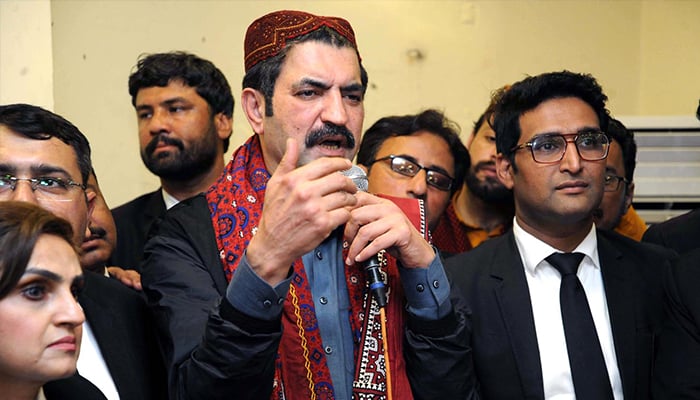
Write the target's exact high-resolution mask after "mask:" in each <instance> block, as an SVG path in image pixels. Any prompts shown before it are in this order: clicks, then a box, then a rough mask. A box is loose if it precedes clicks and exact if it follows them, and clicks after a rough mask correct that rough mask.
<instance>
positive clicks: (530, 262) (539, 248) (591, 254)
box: [513, 217, 600, 276]
mask: <svg viewBox="0 0 700 400" xmlns="http://www.w3.org/2000/svg"><path fill="white" fill-rule="evenodd" d="M513 235H514V236H515V243H516V245H517V246H518V250H519V251H520V257H521V259H522V261H523V265H524V266H525V271H526V272H527V273H528V274H530V275H531V276H535V274H536V272H537V268H538V267H541V266H542V265H549V263H548V262H546V261H545V260H544V259H545V258H547V257H549V255H550V254H552V253H554V252H560V253H561V252H562V251H561V250H558V249H555V248H554V247H552V246H550V245H548V244H547V243H545V242H543V241H542V240H540V239H538V238H536V237H535V236H533V235H531V234H530V233H528V232H526V231H525V230H524V229H523V228H522V227H520V225H518V220H517V218H515V217H514V218H513ZM574 252H579V253H583V254H585V255H586V257H584V264H588V265H591V266H593V267H595V268H596V269H598V270H600V260H599V259H598V238H597V235H596V231H595V225H591V230H590V231H589V232H588V234H587V235H586V237H585V238H584V239H583V241H582V242H581V243H579V244H578V246H576V249H574Z"/></svg>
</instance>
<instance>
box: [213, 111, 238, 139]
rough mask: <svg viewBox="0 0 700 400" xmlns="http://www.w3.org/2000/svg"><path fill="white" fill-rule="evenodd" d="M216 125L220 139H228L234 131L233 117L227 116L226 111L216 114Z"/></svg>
mask: <svg viewBox="0 0 700 400" xmlns="http://www.w3.org/2000/svg"><path fill="white" fill-rule="evenodd" d="M214 126H215V127H216V134H217V135H218V136H219V139H221V140H226V139H228V138H229V137H230V136H231V133H233V118H231V117H228V116H226V114H224V113H222V112H221V113H218V114H216V115H215V116H214Z"/></svg>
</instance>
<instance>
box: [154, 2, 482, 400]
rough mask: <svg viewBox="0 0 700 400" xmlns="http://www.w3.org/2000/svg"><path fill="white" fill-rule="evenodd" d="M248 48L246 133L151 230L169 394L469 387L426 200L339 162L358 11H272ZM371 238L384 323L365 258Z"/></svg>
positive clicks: (388, 394) (355, 137) (345, 137)
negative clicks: (369, 184) (384, 194)
mask: <svg viewBox="0 0 700 400" xmlns="http://www.w3.org/2000/svg"><path fill="white" fill-rule="evenodd" d="M244 50H245V71H246V74H245V77H244V79H243V91H242V95H241V104H242V107H243V110H244V113H245V116H246V118H247V119H248V122H249V124H250V126H251V128H252V130H253V132H254V134H253V135H252V136H251V137H250V138H249V139H248V140H247V141H246V143H245V144H243V145H242V146H241V147H240V148H239V149H237V150H236V152H235V153H234V155H233V158H232V160H231V162H230V163H229V164H228V166H227V167H226V169H225V171H224V173H223V174H222V176H221V177H220V179H219V181H218V182H217V183H215V184H214V185H213V186H212V187H211V188H210V189H209V190H208V191H207V193H205V194H202V195H199V196H196V197H193V198H191V199H189V200H186V201H184V202H182V203H180V204H178V205H177V206H176V207H174V208H173V209H171V210H170V211H169V213H168V215H167V217H166V218H165V220H164V221H163V222H162V224H161V225H160V228H159V231H158V233H157V234H156V235H155V236H154V237H153V239H151V241H149V243H148V244H147V245H146V250H145V264H144V267H143V276H142V283H143V285H144V291H145V292H146V294H147V296H148V298H149V301H150V303H151V305H152V307H153V310H154V312H155V315H156V319H157V322H158V325H159V327H160V334H161V335H162V337H161V339H162V340H161V344H162V346H163V348H162V350H163V354H164V355H165V357H166V362H167V364H168V367H169V382H170V391H171V397H172V398H174V399H185V398H186V399H200V398H201V399H219V398H221V399H223V398H226V399H230V398H236V399H265V398H275V399H304V400H307V399H316V398H323V399H348V400H349V399H352V398H374V399H387V398H394V399H402V400H403V399H411V398H418V399H438V398H445V399H462V398H468V397H469V396H470V395H471V394H472V390H473V387H472V386H471V382H473V379H472V378H470V377H473V374H472V373H471V370H470V368H471V367H470V366H471V363H470V360H469V354H470V353H469V348H468V347H467V343H468V338H467V336H466V335H467V327H466V318H465V316H464V313H463V311H462V309H461V307H458V306H457V305H456V304H452V302H451V300H450V296H449V294H450V285H449V283H448V281H447V279H446V277H445V271H444V268H443V266H442V263H441V261H440V257H439V256H438V255H437V254H436V252H435V251H434V250H433V248H432V246H430V244H429V243H428V242H427V241H426V240H425V239H424V232H420V231H419V230H418V229H416V228H415V226H414V223H413V222H412V219H411V216H415V218H414V219H415V222H417V224H416V226H422V227H425V222H424V221H422V220H421V218H423V217H424V213H422V210H421V209H420V206H419V202H418V201H417V200H414V199H402V200H400V201H401V203H400V204H401V205H402V206H401V208H399V206H397V205H396V203H394V202H392V201H389V200H387V199H383V198H379V197H376V196H374V195H372V194H370V193H364V192H361V191H358V190H357V188H356V187H355V185H354V184H353V182H352V181H351V179H350V178H348V177H346V176H344V175H343V174H341V173H340V172H341V171H344V170H347V169H348V168H350V166H351V163H350V161H349V160H350V159H352V157H353V156H354V155H355V152H356V150H357V143H358V142H359V138H360V132H361V131H362V122H363V118H364V106H363V100H364V95H365V91H366V88H367V73H366V71H365V70H364V68H363V67H362V64H361V61H360V55H359V52H358V48H357V44H356V41H355V34H354V32H353V29H352V27H351V26H350V24H349V23H348V22H347V21H346V20H344V19H341V18H336V17H322V16H316V15H312V14H308V13H305V12H298V11H278V12H273V13H270V14H267V15H265V16H263V17H261V18H259V19H257V20H256V21H254V22H253V23H252V24H251V25H250V26H249V27H248V30H247V32H246V37H245V46H244ZM402 209H404V210H405V211H406V214H404V212H402ZM378 253H380V262H381V263H382V265H383V270H384V274H385V276H386V286H387V292H388V302H387V305H386V315H387V321H386V326H387V329H386V335H384V334H382V333H381V330H380V329H379V328H378V327H379V326H380V321H379V313H378V307H377V305H376V303H374V302H372V301H371V297H370V296H369V291H368V285H367V282H366V276H365V272H364V268H363V265H362V264H363V263H364V262H365V261H366V260H367V259H369V258H370V257H372V256H376V255H377V254H378ZM385 348H386V349H387V353H388V356H389V361H390V363H388V364H389V365H390V368H389V369H387V368H386V365H387V363H386V362H385V361H386V360H385V359H384V355H383V354H384V349H385ZM387 378H388V379H387Z"/></svg>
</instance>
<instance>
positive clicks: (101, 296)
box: [78, 271, 130, 393]
mask: <svg viewBox="0 0 700 400" xmlns="http://www.w3.org/2000/svg"><path fill="white" fill-rule="evenodd" d="M84 275H85V290H84V291H83V293H81V294H80V297H79V298H78V301H79V303H80V305H81V306H82V307H83V311H84V312H85V318H86V319H87V321H88V322H89V323H90V327H91V328H92V332H93V334H94V335H95V340H96V341H97V345H98V346H99V348H100V352H102V357H103V358H104V360H105V363H106V364H107V368H108V369H109V373H110V375H111V376H112V380H113V381H114V384H115V386H116V387H117V390H118V391H119V392H120V393H122V385H123V384H124V383H127V382H128V381H127V379H128V377H126V376H125V375H124V374H125V373H126V374H128V373H129V371H127V370H128V368H126V367H125V366H126V363H127V361H126V359H125V356H126V354H125V353H124V351H123V350H122V349H123V348H124V346H123V345H117V344H118V343H120V342H121V341H123V340H125V339H126V338H128V336H129V335H127V334H126V333H125V332H124V331H123V329H122V328H121V327H122V324H117V323H114V321H115V318H119V317H120V316H121V315H122V314H123V313H121V312H119V310H118V309H117V307H116V304H118V303H119V301H117V299H113V298H110V293H112V291H111V290H107V291H105V289H109V288H107V287H105V286H106V285H104V284H103V282H101V281H100V280H101V279H108V278H103V277H101V276H99V275H97V274H95V273H93V272H88V271H86V272H85V274H84ZM126 345H127V346H128V345H130V343H127V344H126Z"/></svg>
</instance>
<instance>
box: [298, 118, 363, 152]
mask: <svg viewBox="0 0 700 400" xmlns="http://www.w3.org/2000/svg"><path fill="white" fill-rule="evenodd" d="M338 135H341V136H343V138H344V139H345V144H344V145H343V147H344V148H347V149H354V148H355V136H353V134H352V132H350V130H349V129H348V128H346V127H344V126H340V125H335V124H331V123H328V122H326V123H325V124H324V125H323V127H322V128H321V129H316V130H315V131H312V132H311V133H310V134H309V135H308V136H307V137H306V141H305V144H306V147H307V148H310V147H314V146H316V145H318V144H320V143H321V142H323V141H324V140H326V138H328V137H332V136H338Z"/></svg>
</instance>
